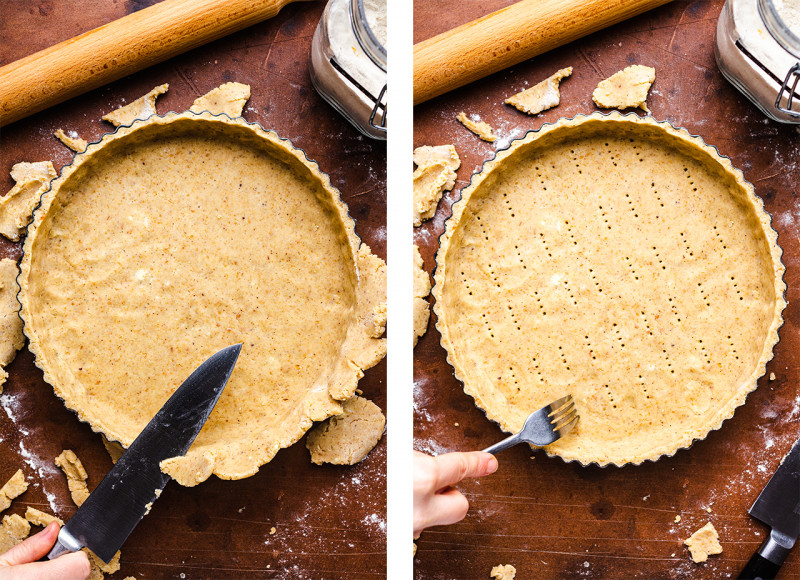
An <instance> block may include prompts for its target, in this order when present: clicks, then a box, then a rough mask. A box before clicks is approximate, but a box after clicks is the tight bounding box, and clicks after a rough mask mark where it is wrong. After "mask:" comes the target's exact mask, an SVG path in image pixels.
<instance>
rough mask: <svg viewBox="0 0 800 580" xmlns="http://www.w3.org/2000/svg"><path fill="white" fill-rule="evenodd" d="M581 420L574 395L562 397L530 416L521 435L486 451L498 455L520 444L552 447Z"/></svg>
mask: <svg viewBox="0 0 800 580" xmlns="http://www.w3.org/2000/svg"><path fill="white" fill-rule="evenodd" d="M579 418H580V417H579V416H578V413H577V411H576V410H575V402H574V401H573V400H572V395H567V396H566V397H561V398H560V399H558V400H557V401H553V402H552V403H550V404H549V405H545V406H544V407H542V408H541V409H539V410H538V411H534V412H533V413H531V414H530V415H528V418H527V419H525V424H524V425H523V426H522V430H521V431H520V432H519V433H515V434H513V435H511V436H510V437H507V438H506V439H503V440H502V441H500V443H495V444H494V445H492V446H490V447H487V448H486V449H484V451H486V452H487V453H497V452H498V451H502V450H503V449H508V448H509V447H513V446H514V445H516V444H518V443H530V444H531V445H536V446H537V447H544V446H545V445H550V444H551V443H552V442H554V441H558V440H559V439H561V438H562V437H563V436H564V435H566V434H567V433H569V432H570V431H571V430H572V428H573V427H575V424H576V423H577V422H578V419H579Z"/></svg>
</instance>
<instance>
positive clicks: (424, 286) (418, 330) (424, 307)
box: [414, 245, 431, 346]
mask: <svg viewBox="0 0 800 580" xmlns="http://www.w3.org/2000/svg"><path fill="white" fill-rule="evenodd" d="M430 292H431V280H430V278H429V277H428V273H427V272H426V271H425V264H424V263H423V261H422V255H421V254H420V253H419V248H418V247H417V246H416V245H414V346H417V341H418V340H419V338H420V337H421V336H422V335H423V334H425V331H426V330H428V319H429V318H430V315H431V313H430V306H429V304H428V301H427V300H425V297H426V296H428V294H430Z"/></svg>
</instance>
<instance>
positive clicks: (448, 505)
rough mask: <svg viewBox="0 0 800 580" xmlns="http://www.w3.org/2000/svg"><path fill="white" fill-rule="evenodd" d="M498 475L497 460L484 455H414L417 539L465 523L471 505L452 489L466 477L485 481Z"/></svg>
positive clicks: (415, 531) (478, 453) (474, 452)
mask: <svg viewBox="0 0 800 580" xmlns="http://www.w3.org/2000/svg"><path fill="white" fill-rule="evenodd" d="M495 471H497V459H495V457H494V455H491V454H489V453H484V452H483V451H472V452H470V453H445V454H443V455H439V456H438V457H431V456H430V455H425V454H424V453H420V452H419V451H414V537H415V538H416V537H417V536H419V534H420V533H421V532H422V530H424V529H425V528H429V527H431V526H443V525H448V524H454V523H456V522H458V521H461V520H462V519H464V516H465V515H467V510H468V509H469V502H468V501H467V498H465V497H464V495H463V494H462V493H461V492H460V491H458V490H457V489H455V488H454V487H451V486H453V485H455V484H456V483H458V482H459V481H461V480H462V479H464V478H466V477H482V476H484V475H489V474H490V473H494V472H495Z"/></svg>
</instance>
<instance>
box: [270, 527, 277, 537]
mask: <svg viewBox="0 0 800 580" xmlns="http://www.w3.org/2000/svg"><path fill="white" fill-rule="evenodd" d="M277 531H278V530H277V529H275V527H274V526H273V527H271V528H270V529H269V535H270V536H274V535H275V532H277Z"/></svg>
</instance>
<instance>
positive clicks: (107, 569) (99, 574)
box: [83, 548, 121, 580]
mask: <svg viewBox="0 0 800 580" xmlns="http://www.w3.org/2000/svg"><path fill="white" fill-rule="evenodd" d="M83 551H84V552H86V555H87V556H89V565H90V566H91V571H90V572H89V577H88V578H87V579H86V580H103V578H104V577H105V576H104V573H105V574H114V573H115V572H117V571H119V568H120V564H119V558H120V555H121V552H117V553H116V554H114V557H113V558H111V561H110V562H109V563H108V564H106V563H105V562H103V561H102V560H101V559H100V558H99V557H98V556H97V555H95V553H94V552H92V551H91V550H90V549H89V548H83Z"/></svg>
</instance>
